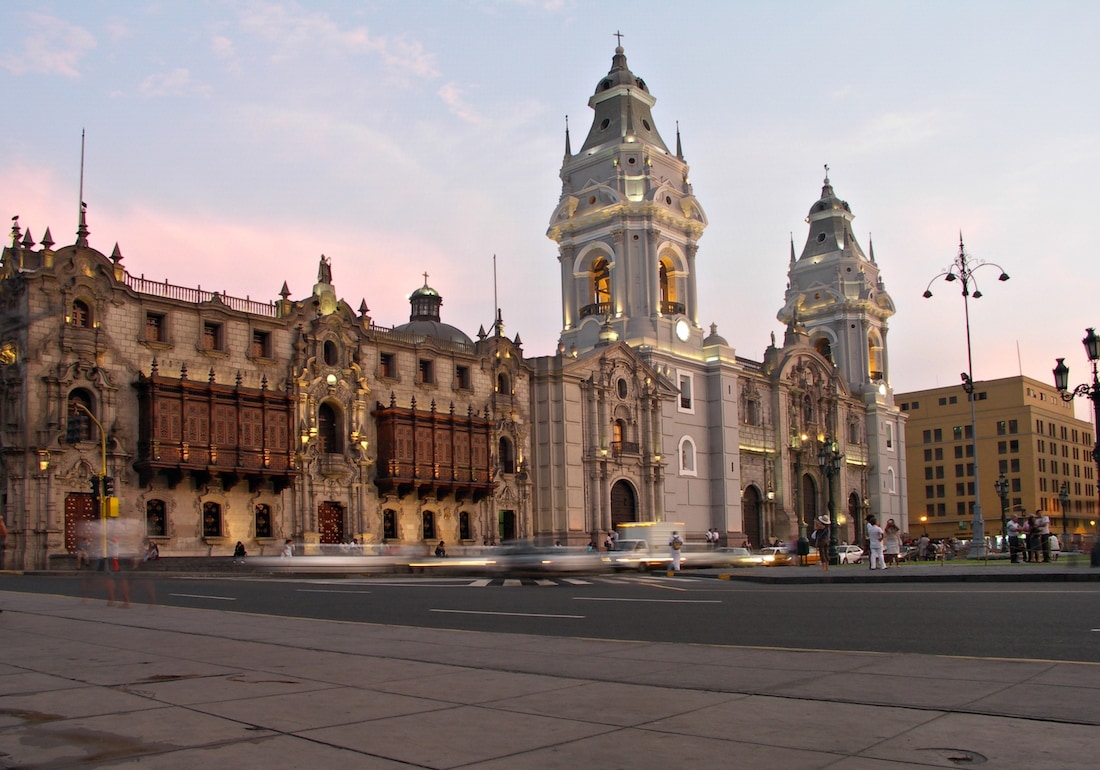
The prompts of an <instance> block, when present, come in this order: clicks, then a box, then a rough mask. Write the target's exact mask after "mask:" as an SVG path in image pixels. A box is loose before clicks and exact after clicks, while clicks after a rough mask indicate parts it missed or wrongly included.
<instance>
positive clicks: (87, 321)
mask: <svg viewBox="0 0 1100 770" xmlns="http://www.w3.org/2000/svg"><path fill="white" fill-rule="evenodd" d="M71 318H72V324H73V326H75V327H76V328H78V329H88V328H90V327H91V325H92V311H91V309H90V308H89V307H88V304H87V303H86V302H85V301H84V300H81V299H77V300H73V309H72V316H71Z"/></svg>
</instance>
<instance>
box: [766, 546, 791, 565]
mask: <svg viewBox="0 0 1100 770" xmlns="http://www.w3.org/2000/svg"><path fill="white" fill-rule="evenodd" d="M760 556H761V558H762V560H763V561H762V563H763V564H764V566H765V567H785V566H787V565H788V564H791V563H792V562H791V559H792V554H791V553H790V551H788V550H787V547H786V546H783V545H769V546H768V547H767V548H763V549H761V551H760Z"/></svg>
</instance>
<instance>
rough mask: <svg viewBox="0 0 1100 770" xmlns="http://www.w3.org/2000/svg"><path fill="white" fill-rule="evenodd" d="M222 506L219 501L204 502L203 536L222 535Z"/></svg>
mask: <svg viewBox="0 0 1100 770" xmlns="http://www.w3.org/2000/svg"><path fill="white" fill-rule="evenodd" d="M221 535H222V507H221V506H220V505H218V504H217V503H203V504H202V536H203V537H221Z"/></svg>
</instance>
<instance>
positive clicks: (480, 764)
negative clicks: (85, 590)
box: [0, 592, 1100, 770]
mask: <svg viewBox="0 0 1100 770" xmlns="http://www.w3.org/2000/svg"><path fill="white" fill-rule="evenodd" d="M0 606H2V607H3V608H4V612H3V614H2V615H0V649H3V652H4V657H3V661H4V662H3V663H0V766H3V767H35V768H46V767H49V768H65V767H96V768H128V767H139V766H140V767H141V768H187V769H188V770H190V768H194V767H264V768H297V767H301V768H310V770H316V769H317V768H325V769H326V770H327V769H328V768H345V767H347V768H406V769H407V768H409V767H416V768H459V767H461V768H479V769H482V768H484V769H488V768H500V769H505V768H507V769H508V770H514V768H562V769H563V770H564V769H565V768H568V769H569V770H574V769H577V768H631V770H635V769H638V770H645V769H646V768H660V769H661V770H665V769H666V768H671V767H698V768H710V767H717V766H719V765H721V766H724V767H733V768H766V767H783V768H785V769H795V768H823V767H829V768H845V769H850V770H864V769H866V770H872V769H874V768H883V769H885V768H902V767H958V766H960V765H963V766H968V765H977V764H980V763H982V762H988V763H989V764H990V765H992V766H994V767H997V766H1009V765H1011V766H1013V767H1041V768H1076V767H1082V768H1084V767H1095V766H1096V763H1097V761H1096V754H1097V751H1098V749H1100V730H1097V729H1096V727H1097V725H1098V724H1100V711H1098V709H1097V708H1096V706H1097V704H1098V703H1100V665H1096V664H1082V663H1061V662H1057V661H1048V660H988V659H973V658H951V657H937V656H922V655H900V654H875V653H837V652H822V651H814V650H779V649H771V648H751V647H719V646H707V645H690V644H660V643H649V642H644V643H642V642H622V641H603V640H598V639H580V638H561V637H541V636H527V635H515V634H495V633H475V632H465V631H445V630H433V629H420V628H410V627H399V626H383V625H372V624H365V623H346V622H331V621H316V620H304V619H295V618H281V617H271V616H260V615H248V614H240V613H232V612H224V611H216V610H196V609H182V608H174V607H150V606H146V605H142V604H135V605H134V606H133V608H131V609H121V608H118V607H108V606H106V605H105V604H104V603H103V602H102V601H89V602H86V603H84V602H81V601H80V600H79V599H75V598H69V597H63V596H51V595H41V594H22V593H15V592H0Z"/></svg>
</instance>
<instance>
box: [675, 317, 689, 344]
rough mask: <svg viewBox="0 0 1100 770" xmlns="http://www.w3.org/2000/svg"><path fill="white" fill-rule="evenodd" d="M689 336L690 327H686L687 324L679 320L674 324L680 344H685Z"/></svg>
mask: <svg viewBox="0 0 1100 770" xmlns="http://www.w3.org/2000/svg"><path fill="white" fill-rule="evenodd" d="M690 335H691V327H690V326H688V322H687V321H685V320H684V319H683V318H681V319H680V320H679V321H677V322H676V336H677V337H679V338H680V342H687V340H688V336H690Z"/></svg>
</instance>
